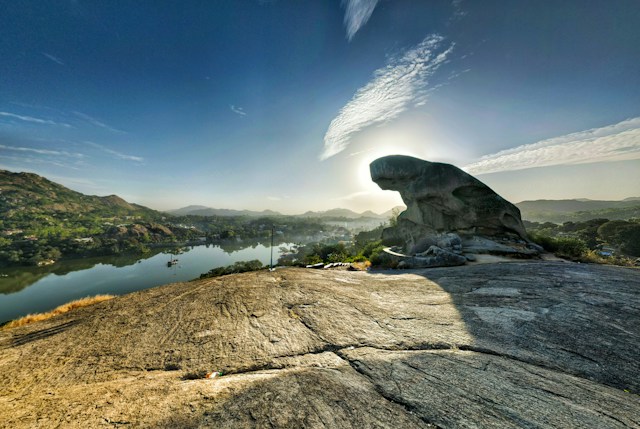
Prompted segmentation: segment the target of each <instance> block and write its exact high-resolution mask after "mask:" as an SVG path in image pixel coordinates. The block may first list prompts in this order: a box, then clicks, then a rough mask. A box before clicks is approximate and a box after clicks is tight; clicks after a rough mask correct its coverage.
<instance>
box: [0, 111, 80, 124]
mask: <svg viewBox="0 0 640 429" xmlns="http://www.w3.org/2000/svg"><path fill="white" fill-rule="evenodd" d="M0 116H4V117H7V118H13V119H19V120H21V121H24V122H32V123H35V124H43V125H57V126H61V127H65V128H72V127H71V125H69V124H65V123H64V122H54V121H51V120H49V119H40V118H34V117H33V116H24V115H16V114H15V113H10V112H0Z"/></svg>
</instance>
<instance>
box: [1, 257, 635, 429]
mask: <svg viewBox="0 0 640 429" xmlns="http://www.w3.org/2000/svg"><path fill="white" fill-rule="evenodd" d="M639 336H640V276H638V271H637V270H633V269H624V268H617V267H609V266H596V265H587V264H573V263H560V262H555V263H553V262H526V263H525V262H511V263H504V264H487V265H474V266H465V267H459V268H439V269H432V270H427V271H412V272H405V273H402V274H398V272H397V271H395V272H381V273H377V274H371V273H366V272H349V271H316V270H304V269H284V270H277V271H275V272H269V271H260V272H253V273H246V274H240V275H231V276H225V277H219V278H216V279H207V280H200V281H195V282H190V283H180V284H173V285H167V286H164V287H158V288H154V289H149V290H145V291H140V292H137V293H133V294H130V295H126V296H123V297H120V298H116V299H113V300H111V301H108V302H105V303H101V304H98V305H96V306H94V307H89V308H85V309H81V310H78V311H75V312H72V313H68V314H66V315H62V316H58V317H56V318H54V319H50V320H48V321H45V322H41V323H36V324H34V325H30V326H27V327H22V328H14V329H11V330H5V331H0V347H1V348H3V349H2V350H1V355H2V359H0V385H2V386H3V395H2V396H1V397H0V421H4V422H5V424H6V425H7V427H12V428H23V427H24V428H26V427H34V426H42V427H53V426H59V425H63V426H65V427H112V426H118V425H131V427H185V428H195V427H216V428H226V427H233V428H255V427H274V428H293V427H326V428H349V427H351V428H363V427H371V428H372V427H376V428H416V427H417V428H435V427H442V428H444V427H446V428H462V427H480V428H513V427H567V428H568V427H582V428H604V427H606V428H628V427H639V426H640V401H638V396H637V395H636V394H634V393H637V392H638V391H640V364H639V363H638V355H637V338H638V337H639ZM210 372H222V373H223V375H222V376H218V377H216V378H212V379H211V378H205V374H206V373H210ZM627 391H629V392H634V393H628V392H627Z"/></svg>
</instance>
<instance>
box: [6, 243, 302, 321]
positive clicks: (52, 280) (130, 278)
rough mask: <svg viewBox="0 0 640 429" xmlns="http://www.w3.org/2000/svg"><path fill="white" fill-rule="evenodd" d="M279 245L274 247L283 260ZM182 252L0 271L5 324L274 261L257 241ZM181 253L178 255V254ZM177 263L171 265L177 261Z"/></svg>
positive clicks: (276, 253) (81, 260)
mask: <svg viewBox="0 0 640 429" xmlns="http://www.w3.org/2000/svg"><path fill="white" fill-rule="evenodd" d="M292 245H293V244H292V243H284V244H280V245H279V246H278V247H276V248H274V259H275V258H277V257H279V256H280V254H281V252H282V249H281V247H285V248H286V247H290V246H292ZM246 246H247V245H246V244H245V245H244V247H243V246H242V245H241V243H233V244H229V245H225V246H224V247H221V246H217V245H216V246H213V245H203V246H196V247H187V248H183V249H182V251H177V249H171V250H169V249H154V250H153V251H152V252H150V253H148V254H146V255H144V256H143V257H142V259H141V257H140V256H139V255H136V256H131V255H129V256H109V257H102V258H87V259H77V260H70V261H61V262H59V263H57V264H55V265H52V266H48V267H16V268H5V269H1V270H0V323H1V322H4V321H7V320H10V319H15V318H16V317H20V316H23V315H26V314H28V313H37V312H43V311H48V310H51V309H53V308H55V307H56V306H58V305H61V304H64V303H65V302H69V301H71V300H74V299H77V298H81V297H84V296H88V295H97V294H103V293H107V294H113V295H121V294H125V293H129V292H134V291H137V290H141V289H146V288H149V287H154V286H158V285H162V284H166V283H173V282H180V281H188V280H191V279H194V278H197V277H198V276H199V275H200V274H202V273H206V272H207V271H209V270H210V269H212V268H216V267H222V266H226V265H230V264H233V263H234V262H238V261H248V260H252V259H258V260H260V261H261V262H262V263H264V264H267V263H269V259H270V249H269V247H266V246H264V245H262V244H255V243H253V244H252V245H251V246H250V247H246ZM176 254H177V255H176ZM172 255H173V257H174V258H176V257H177V258H178V262H177V263H176V264H175V265H172V266H170V267H167V262H168V261H169V260H170V258H171V257H172Z"/></svg>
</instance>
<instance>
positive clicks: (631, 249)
mask: <svg viewBox="0 0 640 429" xmlns="http://www.w3.org/2000/svg"><path fill="white" fill-rule="evenodd" d="M598 235H599V236H600V237H601V238H602V239H603V240H604V241H606V242H608V243H610V244H612V245H614V246H618V247H619V248H620V251H621V252H622V253H625V254H627V255H630V256H640V223H637V222H627V221H624V220H612V221H609V222H606V223H603V224H602V225H600V227H599V228H598Z"/></svg>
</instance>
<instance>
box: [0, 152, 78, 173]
mask: <svg viewBox="0 0 640 429" xmlns="http://www.w3.org/2000/svg"><path fill="white" fill-rule="evenodd" d="M0 159H4V160H8V161H10V163H11V164H12V165H11V167H9V169H14V170H21V171H30V170H29V167H24V165H25V164H26V165H55V166H56V167H62V168H68V169H71V170H80V169H79V168H78V167H77V166H76V165H73V164H69V163H63V162H60V161H59V160H56V159H55V158H54V159H47V158H38V157H34V156H11V155H2V154H0ZM4 169H7V168H6V167H4ZM34 172H35V171H34Z"/></svg>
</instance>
